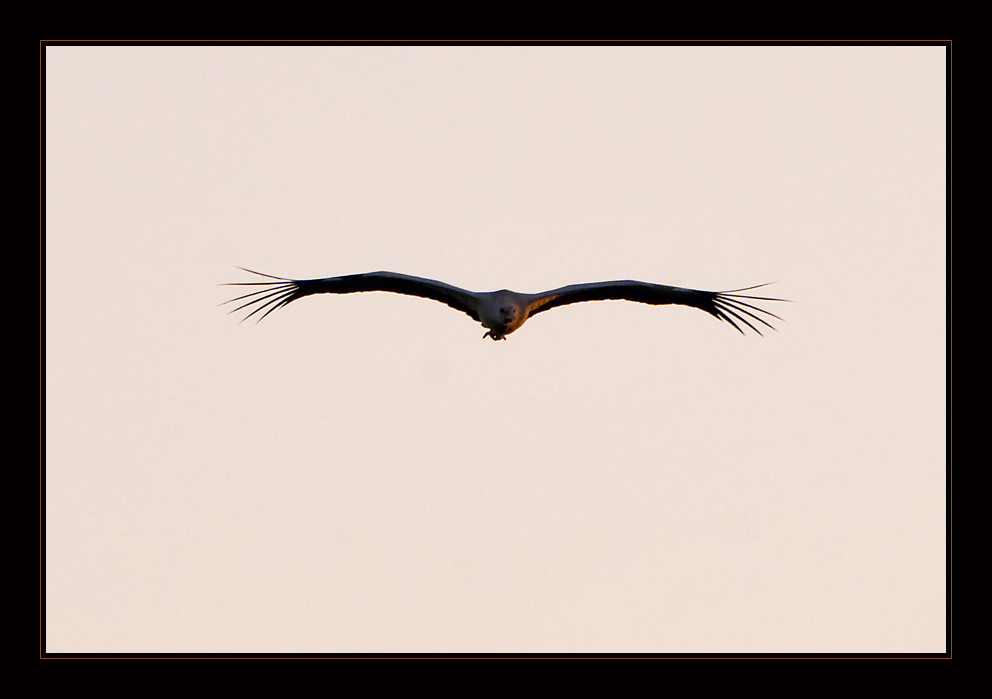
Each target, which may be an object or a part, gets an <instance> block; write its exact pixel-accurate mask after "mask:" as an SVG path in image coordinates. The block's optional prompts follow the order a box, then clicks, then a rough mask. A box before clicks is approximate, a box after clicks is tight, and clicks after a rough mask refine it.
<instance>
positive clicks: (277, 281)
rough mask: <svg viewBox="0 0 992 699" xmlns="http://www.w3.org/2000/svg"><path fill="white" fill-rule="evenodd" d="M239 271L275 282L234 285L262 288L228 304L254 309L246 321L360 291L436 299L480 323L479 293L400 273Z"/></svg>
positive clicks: (238, 308)
mask: <svg viewBox="0 0 992 699" xmlns="http://www.w3.org/2000/svg"><path fill="white" fill-rule="evenodd" d="M239 269H243V270H244V271H245V272H251V273H252V274H257V275H258V276H260V277H267V278H269V279H271V280H273V281H265V282H234V283H232V284H230V285H229V286H258V287H262V288H260V289H258V290H257V291H252V292H249V293H247V294H244V295H242V296H238V297H237V298H233V299H231V300H230V301H225V302H224V303H236V302H238V301H244V303H242V304H241V305H240V306H238V307H237V308H235V309H234V310H232V311H231V312H232V313H234V312H236V311H240V310H241V309H242V308H249V307H253V308H252V311H251V313H249V314H248V315H246V316H245V317H244V318H243V319H242V320H243V321H244V320H247V319H248V318H251V317H252V316H253V315H255V314H256V313H259V312H261V311H264V312H263V313H262V315H261V316H259V318H258V319H259V320H261V319H262V318H264V317H265V316H267V315H269V314H270V313H272V311H274V310H276V309H277V308H282V307H283V306H285V305H286V304H287V303H292V302H293V301H295V300H297V299H300V298H303V297H304V296H310V295H311V294H352V293H356V292H360V291H391V292H393V293H396V294H405V295H407V296H419V297H421V298H427V299H433V300H435V301H440V302H441V303H444V304H447V305H448V306H451V307H452V308H454V309H457V310H459V311H462V312H463V313H466V314H468V315H469V316H470V317H471V318H472V319H474V320H479V314H478V299H477V296H476V295H475V294H473V293H472V292H471V291H466V290H465V289H459V288H458V287H457V286H451V285H450V284H444V283H443V282H438V281H435V280H433V279H424V278H422V277H413V276H410V275H409V274H399V273H397V272H368V273H366V274H349V275H347V276H344V277H327V278H326V279H285V278H283V277H274V276H272V275H271V274H262V273H261V272H255V271H253V270H250V269H245V268H244V267H240V268H239ZM222 305H223V304H222Z"/></svg>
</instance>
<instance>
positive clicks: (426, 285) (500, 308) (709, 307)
mask: <svg viewBox="0 0 992 699" xmlns="http://www.w3.org/2000/svg"><path fill="white" fill-rule="evenodd" d="M239 269H242V270H244V271H245V272H250V273H251V274H255V275H258V276H259V277H266V279H267V280H268V281H255V282H235V283H233V284H229V285H228V286H257V287H261V288H260V289H257V290H255V291H250V292H249V293H247V294H243V295H242V296H238V297H237V298H233V299H231V300H230V301H225V302H224V304H228V303H237V302H238V301H243V303H242V304H241V305H240V306H238V307H237V308H235V309H234V310H232V311H231V312H232V313H234V312H236V311H240V310H241V309H243V308H246V309H251V312H250V313H248V315H246V316H245V317H244V318H243V319H242V321H244V320H247V319H248V318H251V317H252V316H253V315H255V314H256V313H261V314H262V315H260V316H259V317H258V320H262V318H264V317H265V316H267V315H269V314H270V313H272V311H274V310H276V309H277V308H282V307H283V306H285V305H286V304H287V303H291V302H293V301H295V300H296V299H300V298H303V297H304V296H310V295H311V294H353V293H356V292H359V291H391V292H393V293H394V294H405V295H407V296H419V297H421V298H425V299H434V300H435V301H440V302H441V303H444V304H447V305H448V306H451V307H452V308H454V309H456V310H459V311H461V312H462V313H465V314H467V315H468V316H469V317H470V318H472V320H475V321H478V322H480V323H482V325H483V327H485V328H487V329H488V332H487V333H486V334H485V335H483V336H482V337H483V338H487V337H491V338H492V339H493V340H505V339H506V336H507V335H509V334H510V333H512V332H514V331H516V330H518V329H519V328H520V326H521V325H523V324H524V321H526V320H527V319H528V318H530V317H531V316H533V315H534V314H535V313H542V312H544V311H549V310H551V309H552V308H557V307H558V306H565V305H568V304H570V303H581V302H582V301H605V300H610V299H617V300H619V299H623V300H626V301H637V302H638V303H647V304H650V305H652V306H662V305H666V304H677V305H681V306H692V307H693V308H699V309H701V310H703V311H706V312H707V313H709V314H710V315H712V316H715V317H716V318H718V319H719V320H725V321H727V322H728V323H730V324H731V325H732V326H734V328H736V329H737V330H738V332H740V333H741V334H742V335H743V334H744V330H743V329H742V328H741V325H739V324H738V323H740V324H742V325H745V326H747V327H748V328H750V329H751V330H753V331H754V332H756V333H758V334H759V335H760V334H761V330H759V329H758V328H759V326H761V325H764V326H767V327H768V328H771V329H772V330H774V329H775V328H774V326H772V324H771V323H769V322H768V320H766V319H765V316H767V317H768V318H775V319H777V320H782V319H781V318H779V317H778V316H777V315H775V314H774V313H772V312H771V311H766V310H765V309H763V308H759V307H758V306H756V305H754V304H753V303H750V302H751V301H785V300H786V299H776V298H769V297H767V296H749V295H746V294H742V293H740V292H742V291H751V290H753V289H758V288H760V287H762V286H767V285H766V284H759V285H758V286H749V287H747V288H744V289H734V290H733V291H697V290H696V289H682V288H679V287H677V286H664V285H663V284H648V283H647V282H635V281H612V282H593V283H591V284H572V285H570V286H563V287H561V288H560V289H552V290H551V291H544V292H542V293H539V294H518V293H517V292H515V291H509V290H507V289H503V290H502V291H488V292H476V291H467V290H465V289H459V288H458V287H457V286H451V285H450V284H445V283H443V282H438V281H434V280H433V279H424V278H422V277H413V276H410V275H409V274H399V273H397V272H369V273H367V274H349V275H347V276H343V277H327V278H326V279H285V278H283V277H274V276H272V275H271V274H262V273H261V272H254V271H252V270H250V269H245V268H244V267H239ZM224 304H221V305H224Z"/></svg>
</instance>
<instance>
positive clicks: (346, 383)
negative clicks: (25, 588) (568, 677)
mask: <svg viewBox="0 0 992 699" xmlns="http://www.w3.org/2000/svg"><path fill="white" fill-rule="evenodd" d="M46 60H47V87H46V108H47V115H46V117H47V133H46V163H45V165H46V177H47V181H46V204H47V210H46V216H47V220H46V223H47V236H46V245H47V247H46V275H47V276H46V299H45V310H46V322H47V336H46V340H47V342H46V424H45V428H46V446H47V451H46V479H47V480H46V483H47V493H46V496H47V511H46V515H47V522H46V525H47V528H46V544H47V549H46V551H47V560H46V563H47V567H46V571H47V581H46V582H47V609H46V613H47V648H48V650H49V651H52V652H82V651H86V652H92V651H115V652H126V651H144V652H160V651H169V652H230V651H281V652H307V651H348V652H390V651H400V652H408V651H425V652H459V651H472V652H525V651H549V652H556V651H557V652H573V651H586V652H699V653H705V652H736V651H743V652H851V653H853V652H911V653H922V652H935V651H942V650H944V648H945V621H946V616H945V613H946V608H945V593H946V587H945V585H946V582H945V573H946V568H945V565H946V558H945V556H946V548H945V544H946V539H945V537H946V533H947V532H946V527H945V515H946V509H945V496H946V491H945V478H946V446H947V445H946V420H945V411H946V400H945V397H946V396H945V392H946V387H947V386H946V366H945V365H946V359H947V355H946V302H947V297H946V282H947V277H946V263H947V258H946V243H947V239H946V225H945V224H946V218H945V217H946V175H947V172H946V155H947V153H946V97H947V95H946V75H945V72H946V53H945V50H944V49H942V48H926V47H922V48H913V47H876V48H872V47H849V48H848V47H832V48H831V47H828V48H824V47H817V48H812V47H811V48H801V47H800V48H787V47H760V48H729V47H697V48H691V47H689V48H676V47H672V48H645V47H627V48H619V47H589V48H574V47H555V48H480V47H474V48H473V47H439V48H361V47H359V48H305V47H298V48H278V47H273V48H243V47H242V48H238V47H218V48H165V47H163V48H99V47H93V48H90V47H60V48H49V49H48V50H47V52H46ZM235 265H244V266H246V267H251V268H254V269H258V270H260V271H262V272H268V273H271V274H277V275H284V276H296V277H320V276H332V275H340V274H350V273H356V272H367V271H374V270H380V269H382V270H394V271H399V272H406V273H409V274H415V275H420V276H426V277H432V278H436V279H440V280H444V281H446V282H449V283H452V284H456V285H459V286H462V287H465V288H469V289H473V290H479V291H485V290H492V289H499V288H504V287H506V288H510V289H514V290H517V291H525V292H530V291H539V290H542V289H548V288H552V287H556V286H561V285H564V284H570V283H575V282H583V281H597V280H605V279H617V278H620V279H641V280H645V281H652V282H658V283H665V284H675V285H681V286H690V287H695V288H704V289H728V288H736V287H741V286H748V285H751V284H758V283H761V282H768V281H774V282H778V283H777V284H776V285H774V286H773V287H771V288H770V291H771V292H772V293H774V294H776V295H781V296H784V297H787V298H790V299H793V300H794V303H792V304H781V305H779V306H778V307H777V308H776V309H775V310H777V311H778V312H780V313H781V314H782V315H783V317H784V318H786V320H787V322H786V323H783V324H781V330H780V331H779V332H777V333H775V332H772V333H769V336H768V337H766V338H764V339H762V338H759V337H756V336H751V337H742V336H740V335H739V334H738V333H737V332H735V331H734V330H733V329H732V328H731V327H730V326H728V325H726V324H722V323H719V322H717V321H716V320H714V319H712V318H710V317H708V316H707V315H705V314H703V313H700V312H699V311H696V310H693V309H683V308H655V307H649V306H643V305H639V304H630V303H621V302H604V303H590V304H582V305H576V306H570V307H567V308H562V309H558V310H555V311H553V312H550V313H547V314H542V315H540V316H537V317H535V318H534V319H532V320H531V321H530V322H528V323H527V325H526V326H524V328H523V329H522V330H520V331H519V332H518V333H516V334H514V335H512V336H510V337H509V339H508V340H507V341H506V342H498V343H494V342H491V341H489V340H485V341H483V340H482V334H483V332H484V329H483V328H482V327H481V326H480V325H478V324H477V323H473V321H471V320H470V319H469V318H468V317H467V316H465V315H463V314H460V313H458V312H456V311H453V310H451V309H449V308H447V307H445V306H443V305H441V304H438V303H434V302H431V301H426V300H422V299H416V298H406V297H400V296H395V295H388V294H365V295H357V296H341V297H332V296H322V297H314V298H309V299H305V300H303V301H301V302H299V303H297V304H293V305H291V306H288V307H286V308H284V309H282V310H280V311H279V312H278V313H275V314H273V315H271V316H269V318H267V319H266V320H265V322H263V323H261V324H260V325H255V324H253V323H245V324H242V325H239V324H238V322H237V318H236V317H234V316H229V315H226V310H227V307H225V308H219V307H218V304H219V303H220V302H221V301H223V300H225V299H227V298H229V297H230V296H231V295H232V294H233V293H234V290H233V289H232V288H230V287H222V286H218V284H219V283H221V282H228V281H244V280H246V279H247V275H246V274H244V273H242V272H240V271H238V270H237V269H235Z"/></svg>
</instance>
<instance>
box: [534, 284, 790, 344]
mask: <svg viewBox="0 0 992 699" xmlns="http://www.w3.org/2000/svg"><path fill="white" fill-rule="evenodd" d="M762 286H767V284H759V285H758V286H750V287H747V288H746V289H734V290H733V291H700V290H698V289H683V288H681V287H677V286H666V285H664V284H649V283H647V282H638V281H632V280H623V281H610V282H593V283H590V284H572V285H571V286H563V287H561V288H559V289H552V290H551V291H546V292H544V293H541V294H533V295H532V297H533V300H532V301H531V302H530V304H529V305H528V317H529V316H533V315H534V314H535V313H541V312H542V311H547V310H550V309H552V308H557V307H558V306H565V305H568V304H571V303H582V302H583V301H607V300H625V301H636V302H637V303H647V304H650V305H652V306H661V305H666V304H675V305H680V306H692V307H693V308H698V309H700V310H703V311H706V312H707V313H709V314H711V315H713V316H715V317H716V318H718V319H720V320H723V321H726V322H728V323H730V324H731V325H732V326H734V328H736V329H737V330H738V331H739V332H740V333H741V334H744V330H743V329H741V327H740V326H739V325H738V324H737V323H738V322H740V323H743V324H744V325H746V326H747V327H749V328H751V330H753V331H754V332H756V333H758V334H759V335H760V334H761V331H760V330H759V329H758V328H757V327H756V326H755V325H754V324H753V323H752V322H751V321H755V322H756V323H759V324H761V325H765V326H767V327H769V328H771V329H772V330H774V329H775V327H774V326H773V325H772V324H771V323H769V322H768V321H767V320H766V319H765V318H764V317H762V315H759V314H764V316H767V317H769V318H775V319H777V320H782V319H781V318H779V317H778V316H777V315H775V314H774V313H772V312H771V311H766V310H765V309H764V308H760V307H758V306H756V305H754V304H753V303H750V301H784V300H785V299H777V298H771V297H767V296H748V295H746V294H741V293H740V292H741V291H751V290H752V289H758V288H760V287H762ZM745 299H746V300H745ZM748 318H750V319H751V320H748ZM735 319H736V322H735Z"/></svg>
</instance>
